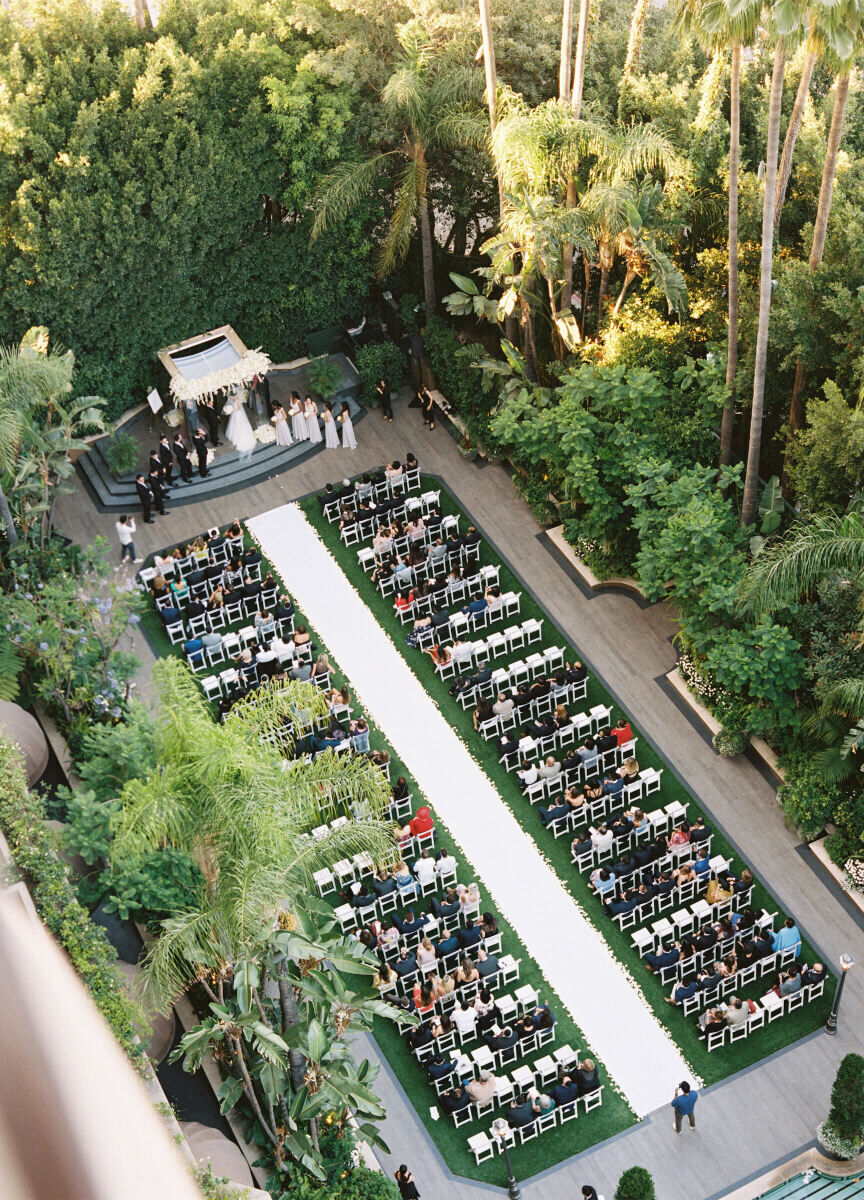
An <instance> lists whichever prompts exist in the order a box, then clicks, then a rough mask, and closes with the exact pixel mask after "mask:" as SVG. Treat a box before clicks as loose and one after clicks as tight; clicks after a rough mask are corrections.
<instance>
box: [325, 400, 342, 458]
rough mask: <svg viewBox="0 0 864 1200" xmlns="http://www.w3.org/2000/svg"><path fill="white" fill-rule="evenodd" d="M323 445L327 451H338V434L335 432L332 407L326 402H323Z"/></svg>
mask: <svg viewBox="0 0 864 1200" xmlns="http://www.w3.org/2000/svg"><path fill="white" fill-rule="evenodd" d="M324 445H325V446H326V447H327V449H328V450H338V449H339V434H338V433H337V432H336V420H335V418H334V416H333V405H332V404H330V403H329V402H328V401H325V402H324Z"/></svg>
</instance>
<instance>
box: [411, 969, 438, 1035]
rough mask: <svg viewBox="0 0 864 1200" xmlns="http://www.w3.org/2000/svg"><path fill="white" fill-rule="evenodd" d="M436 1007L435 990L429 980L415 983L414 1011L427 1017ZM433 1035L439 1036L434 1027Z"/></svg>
mask: <svg viewBox="0 0 864 1200" xmlns="http://www.w3.org/2000/svg"><path fill="white" fill-rule="evenodd" d="M434 1007H435V991H434V989H433V988H432V987H431V985H430V984H429V983H428V982H423V983H420V982H419V981H418V982H417V983H415V984H414V1011H415V1012H416V1013H417V1014H418V1015H419V1016H421V1017H425V1016H426V1015H427V1014H428V1013H430V1012H431V1011H432V1009H433V1008H434ZM432 1035H433V1037H438V1034H437V1033H435V1030H434V1028H433V1030H432Z"/></svg>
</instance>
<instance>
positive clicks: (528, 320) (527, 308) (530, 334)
mask: <svg viewBox="0 0 864 1200" xmlns="http://www.w3.org/2000/svg"><path fill="white" fill-rule="evenodd" d="M519 310H520V312H521V313H522V321H521V325H522V350H523V353H524V355H525V370H526V373H527V375H528V378H529V379H530V380H531V382H532V383H536V382H537V339H536V337H535V336H534V314H533V312H532V311H531V305H530V303H529V302H528V300H527V299H526V298H525V297H524V296H520V297H519Z"/></svg>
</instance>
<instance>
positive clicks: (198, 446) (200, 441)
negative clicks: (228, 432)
mask: <svg viewBox="0 0 864 1200" xmlns="http://www.w3.org/2000/svg"><path fill="white" fill-rule="evenodd" d="M192 444H193V445H194V447H195V453H196V454H197V455H198V458H199V459H204V461H205V462H206V461H207V439H206V438H205V437H198V436H197V435H196V436H195V437H193V439H192Z"/></svg>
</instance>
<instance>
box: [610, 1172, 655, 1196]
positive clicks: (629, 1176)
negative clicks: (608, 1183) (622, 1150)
mask: <svg viewBox="0 0 864 1200" xmlns="http://www.w3.org/2000/svg"><path fill="white" fill-rule="evenodd" d="M615 1200H657V1192H656V1191H655V1190H654V1180H653V1179H652V1178H651V1175H650V1173H649V1172H648V1171H646V1170H645V1168H644V1167H628V1168H627V1170H626V1171H625V1172H624V1174H623V1175H622V1176H621V1178H620V1179H619V1180H618V1187H617V1188H616V1189H615Z"/></svg>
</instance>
